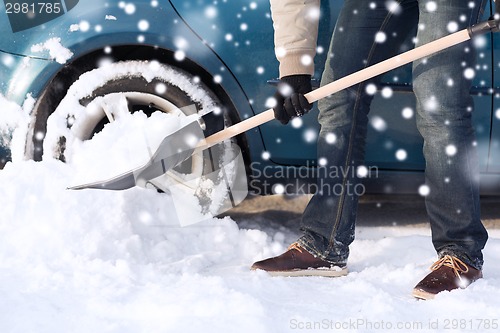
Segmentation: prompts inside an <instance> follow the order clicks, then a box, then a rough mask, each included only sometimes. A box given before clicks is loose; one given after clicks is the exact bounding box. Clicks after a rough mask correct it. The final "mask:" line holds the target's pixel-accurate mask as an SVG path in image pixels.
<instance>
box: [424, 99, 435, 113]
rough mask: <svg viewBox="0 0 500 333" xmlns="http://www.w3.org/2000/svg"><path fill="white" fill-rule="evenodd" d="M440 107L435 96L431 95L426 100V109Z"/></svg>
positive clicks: (431, 109)
mask: <svg viewBox="0 0 500 333" xmlns="http://www.w3.org/2000/svg"><path fill="white" fill-rule="evenodd" d="M438 107H439V104H438V102H437V100H436V97H435V96H431V97H430V98H429V99H428V100H426V101H425V102H424V109H425V110H426V111H436V110H437V109H438Z"/></svg>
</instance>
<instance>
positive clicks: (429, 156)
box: [413, 0, 488, 298]
mask: <svg viewBox="0 0 500 333" xmlns="http://www.w3.org/2000/svg"><path fill="white" fill-rule="evenodd" d="M471 4H473V5H474V6H472V5H471ZM482 7H483V6H482V1H481V0H476V1H434V2H433V5H431V6H429V4H428V2H426V1H421V3H420V21H419V26H420V27H421V28H420V29H419V31H418V34H417V38H418V44H426V43H428V42H430V41H432V40H435V39H437V38H440V37H443V36H445V35H447V34H449V33H450V31H449V30H450V27H452V28H453V30H455V29H457V30H461V29H464V28H466V27H467V26H469V25H471V24H474V23H476V21H477V19H478V17H479V13H480V10H481V9H482ZM413 66H414V67H413V84H414V91H415V95H416V98H417V126H418V129H419V131H420V133H421V134H422V136H423V137H424V155H425V159H426V185H427V186H428V187H429V189H430V192H429V194H428V195H427V196H426V207H427V212H428V214H429V219H430V222H431V229H432V241H433V244H434V246H435V248H436V250H437V252H438V255H439V258H441V259H442V258H444V257H445V256H447V255H448V256H449V258H457V259H459V260H460V261H461V262H463V263H465V264H467V265H468V266H471V269H467V271H468V272H473V273H474V276H473V277H468V279H469V280H472V281H473V280H475V277H477V278H478V277H480V276H479V274H480V270H481V267H482V265H483V256H482V253H481V250H482V249H483V247H484V245H485V243H486V240H487V237H488V236H487V232H486V230H485V228H484V227H483V225H482V223H481V221H480V205H479V178H478V177H479V166H478V158H477V152H476V141H475V135H474V130H473V125H472V118H471V116H472V110H473V100H472V98H471V96H470V93H469V91H470V88H471V84H472V79H471V76H469V75H468V73H471V71H472V73H473V70H474V68H475V51H474V46H473V44H472V43H471V42H469V43H463V44H460V45H457V46H455V47H452V48H449V49H447V50H445V51H442V52H440V53H438V54H435V55H432V56H429V57H428V58H426V59H422V60H419V61H415V62H414V65H413ZM450 260H451V259H449V260H448V261H450ZM445 266H454V264H453V263H450V262H448V264H445ZM459 266H460V265H459ZM462 267H465V266H463V265H462ZM459 273H460V272H458V273H457V272H455V273H454V274H451V275H452V276H454V275H457V276H458V275H460V274H459ZM433 278H434V279H435V278H436V277H435V276H433ZM451 287H452V286H450V287H449V288H448V289H447V290H450V289H454V288H451ZM455 288H456V287H455ZM424 289H425V288H424ZM431 289H432V288H431ZM433 290H434V289H433ZM438 292H439V291H438ZM422 298H424V297H422Z"/></svg>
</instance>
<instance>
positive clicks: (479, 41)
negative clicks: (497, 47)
mask: <svg viewBox="0 0 500 333" xmlns="http://www.w3.org/2000/svg"><path fill="white" fill-rule="evenodd" d="M473 43H474V46H475V47H476V48H478V49H481V48H484V47H486V45H488V39H487V38H486V37H485V36H482V35H481V36H477V37H474V39H473Z"/></svg>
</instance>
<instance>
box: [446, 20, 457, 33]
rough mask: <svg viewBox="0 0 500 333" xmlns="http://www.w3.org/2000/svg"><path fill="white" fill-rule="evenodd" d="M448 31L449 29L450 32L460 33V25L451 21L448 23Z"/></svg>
mask: <svg viewBox="0 0 500 333" xmlns="http://www.w3.org/2000/svg"><path fill="white" fill-rule="evenodd" d="M446 29H448V32H456V31H458V23H457V22H455V21H450V22H448V25H447V26H446Z"/></svg>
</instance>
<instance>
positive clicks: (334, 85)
mask: <svg viewBox="0 0 500 333" xmlns="http://www.w3.org/2000/svg"><path fill="white" fill-rule="evenodd" d="M469 39H470V34H469V31H468V29H464V30H460V31H458V32H455V33H453V34H451V35H448V36H446V37H442V38H440V39H437V40H435V41H433V42H430V43H428V44H425V45H422V46H419V47H417V48H415V49H412V50H410V51H407V52H404V53H402V54H400V55H397V56H394V57H392V58H389V59H387V60H384V61H382V62H379V63H377V64H375V65H372V66H370V67H366V68H364V69H362V70H360V71H358V72H355V73H353V74H350V75H347V76H345V77H343V78H341V79H338V80H336V81H334V82H331V83H329V84H327V85H324V86H322V87H320V88H318V89H316V90H313V91H311V92H309V93H308V94H306V95H304V96H305V97H306V98H307V100H308V101H309V103H314V102H316V101H317V100H319V99H321V98H324V97H326V96H329V95H331V94H334V93H336V92H338V91H340V90H342V89H345V88H348V87H350V86H353V85H355V84H357V83H360V82H362V81H365V80H368V79H370V78H372V77H375V76H377V75H380V74H383V73H385V72H388V71H390V70H393V69H395V68H397V67H400V66H403V65H405V64H408V63H410V62H412V61H415V60H417V59H420V58H423V57H426V56H428V55H431V54H433V53H436V52H438V51H441V50H444V49H446V48H449V47H451V46H454V45H457V44H460V43H462V42H465V41H467V40H469ZM272 119H274V111H273V109H269V110H266V111H264V112H262V113H259V114H257V115H256V116H253V117H251V118H248V119H245V120H243V121H241V122H239V123H237V124H235V125H232V126H230V127H228V128H226V129H224V130H222V131H220V132H217V133H215V134H212V135H211V136H209V137H208V138H206V139H205V140H204V141H202V142H200V144H199V145H198V146H199V147H200V148H201V149H204V148H208V147H211V146H213V145H216V144H218V143H220V142H222V141H224V140H227V139H230V138H232V137H233V136H236V135H238V134H241V133H243V132H246V131H248V130H251V129H252V128H255V127H257V126H260V125H262V124H264V123H266V122H268V121H270V120H272Z"/></svg>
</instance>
